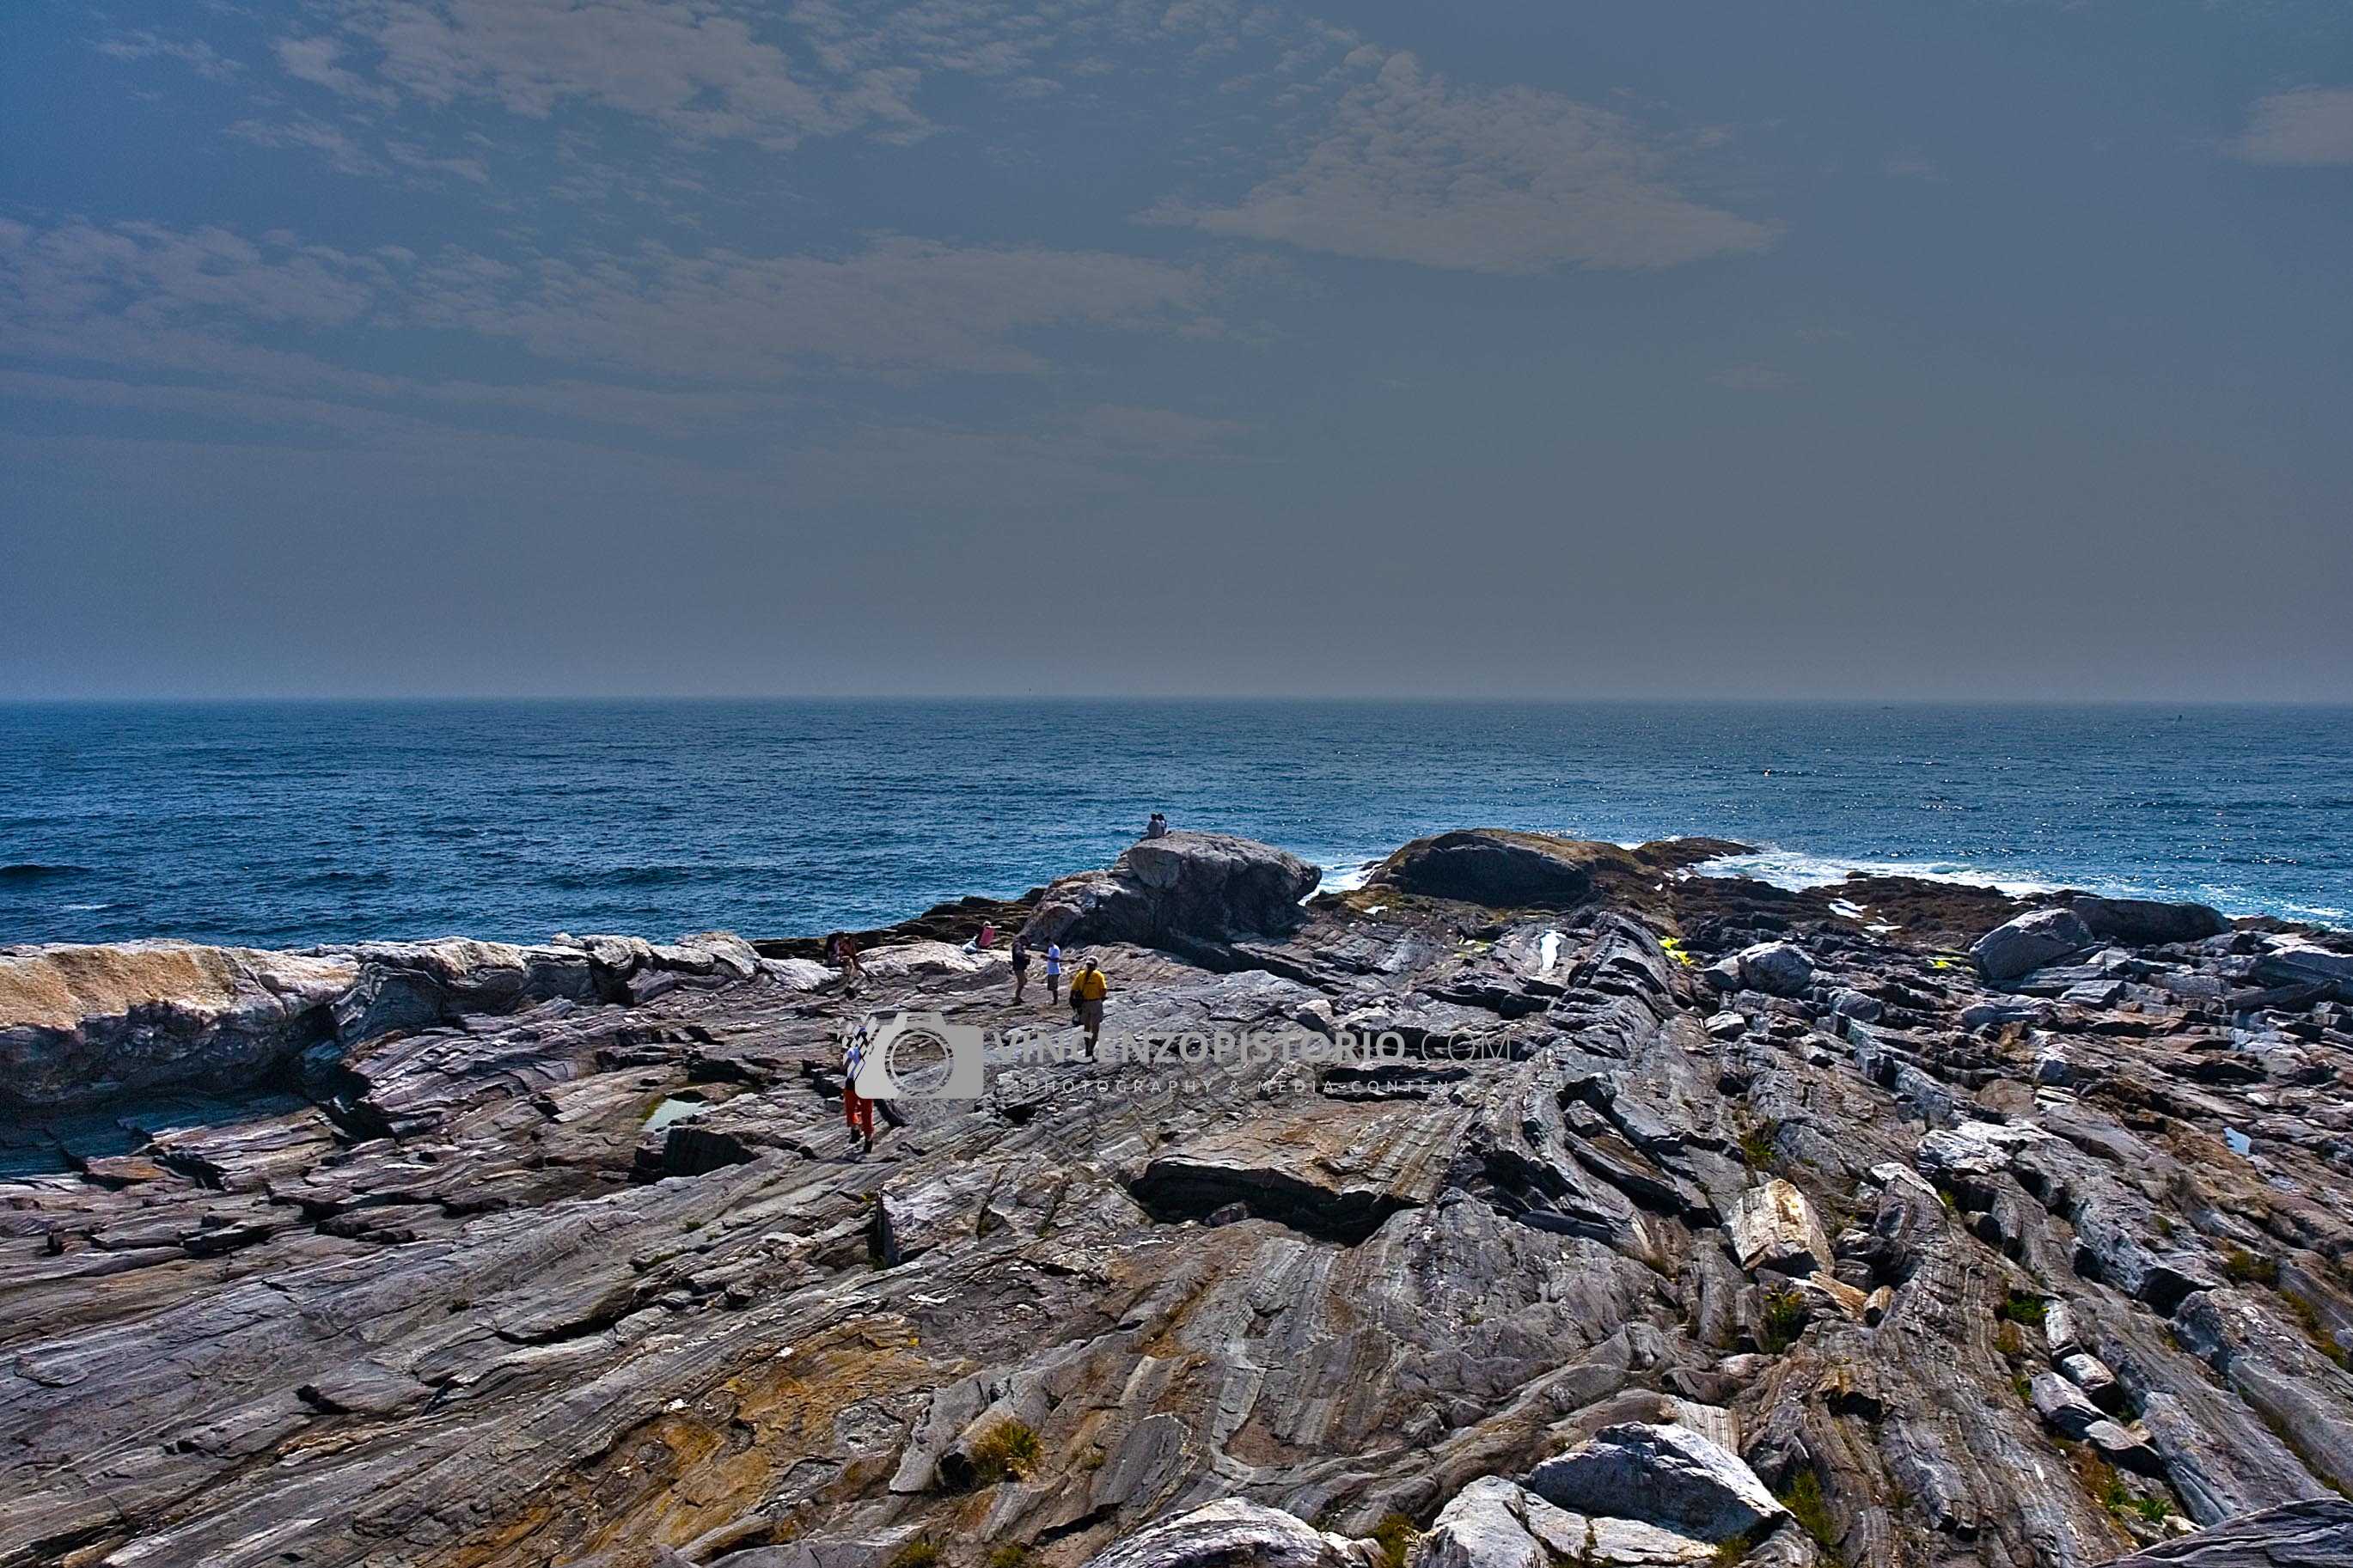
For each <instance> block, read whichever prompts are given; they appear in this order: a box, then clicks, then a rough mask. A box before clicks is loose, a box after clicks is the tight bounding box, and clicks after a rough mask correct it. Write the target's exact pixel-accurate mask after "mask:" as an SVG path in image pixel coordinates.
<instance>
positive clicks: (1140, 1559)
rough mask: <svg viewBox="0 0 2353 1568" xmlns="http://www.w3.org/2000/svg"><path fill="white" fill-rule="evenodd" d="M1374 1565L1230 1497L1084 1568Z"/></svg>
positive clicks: (1279, 1515) (1332, 1538)
mask: <svg viewBox="0 0 2353 1568" xmlns="http://www.w3.org/2000/svg"><path fill="white" fill-rule="evenodd" d="M1172 837H1173V835H1172ZM1376 1561H1377V1552H1375V1550H1374V1549H1373V1548H1372V1547H1371V1546H1370V1545H1369V1544H1368V1543H1366V1542H1356V1541H1350V1540H1349V1539H1347V1538H1346V1537H1345V1536H1340V1535H1333V1534H1331V1533H1329V1532H1327V1531H1321V1530H1318V1529H1316V1528H1315V1527H1314V1525H1312V1524H1309V1523H1308V1522H1307V1521H1304V1520H1303V1519H1301V1518H1299V1517H1298V1516H1297V1515H1296V1514H1289V1513H1285V1512H1283V1511H1282V1510H1281V1509H1279V1508H1268V1507H1267V1506H1266V1505H1264V1504H1263V1503H1255V1502H1248V1501H1245V1500H1242V1499H1240V1498H1228V1499H1226V1500H1223V1501H1221V1502H1211V1503H1203V1504H1202V1505H1201V1506H1200V1507H1199V1508H1197V1509H1194V1510H1192V1511H1191V1512H1189V1513H1180V1514H1178V1515H1177V1516H1176V1518H1174V1519H1164V1520H1162V1521H1160V1522H1159V1523H1157V1524H1154V1525H1149V1526H1146V1527H1145V1529H1143V1530H1140V1531H1136V1532H1135V1533H1134V1534H1133V1535H1131V1536H1128V1537H1127V1538H1126V1539H1125V1540H1124V1541H1120V1542H1116V1543H1114V1544H1113V1545H1112V1546H1110V1547H1108V1548H1106V1549H1105V1550H1103V1551H1102V1552H1097V1553H1095V1555H1094V1556H1093V1557H1092V1559H1090V1560H1089V1561H1088V1563H1087V1564H1086V1568H1373V1564H1374V1563H1376Z"/></svg>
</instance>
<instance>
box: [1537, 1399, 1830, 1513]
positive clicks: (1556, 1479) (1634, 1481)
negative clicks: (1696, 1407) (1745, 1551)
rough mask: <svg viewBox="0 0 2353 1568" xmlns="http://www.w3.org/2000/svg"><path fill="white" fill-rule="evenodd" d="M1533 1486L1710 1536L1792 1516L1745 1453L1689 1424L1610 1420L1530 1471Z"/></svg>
mask: <svg viewBox="0 0 2353 1568" xmlns="http://www.w3.org/2000/svg"><path fill="white" fill-rule="evenodd" d="M1527 1489H1528V1490H1530V1491H1532V1492H1534V1493H1535V1494H1536V1495H1537V1496H1538V1497H1540V1498H1543V1499H1544V1500H1546V1502H1549V1503H1553V1504H1555V1505H1556V1506H1558V1507H1560V1508H1565V1509H1567V1510H1569V1511H1570V1512H1572V1513H1585V1514H1614V1515H1617V1516H1619V1517H1620V1518H1629V1519H1640V1520H1641V1521H1644V1522H1646V1523H1650V1524H1656V1525H1660V1526H1662V1527H1663V1528H1665V1529H1668V1530H1672V1531H1677V1532H1679V1533H1682V1534H1685V1535H1696V1536H1698V1537H1699V1538H1700V1539H1701V1540H1703V1541H1724V1540H1726V1539H1728V1538H1730V1537H1732V1536H1736V1535H1746V1534H1747V1533H1748V1532H1750V1531H1754V1530H1757V1529H1758V1528H1759V1527H1760V1526H1763V1525H1766V1524H1769V1523H1772V1522H1774V1521H1778V1520H1780V1519H1784V1518H1787V1517H1788V1511H1789V1510H1788V1509H1786V1508H1783V1507H1782V1506H1781V1505H1780V1503H1779V1502H1778V1501H1776V1500H1774V1497H1773V1494H1772V1493H1771V1492H1769V1491H1767V1490H1766V1489H1765V1483H1764V1482H1763V1481H1761V1480H1759V1479H1757V1472H1756V1471H1754V1470H1752V1469H1750V1468H1748V1467H1747V1465H1746V1464H1745V1463H1743V1462H1742V1460H1741V1458H1740V1456H1739V1455H1737V1454H1735V1453H1733V1452H1732V1451H1731V1450H1730V1449H1728V1448H1726V1447H1724V1446H1723V1445H1722V1444H1720V1443H1716V1442H1715V1441H1713V1440H1711V1439H1709V1438H1706V1437H1703V1436H1700V1435H1699V1434H1698V1433H1696V1432H1694V1431H1693V1430H1692V1429H1691V1428H1690V1427H1688V1426H1651V1425H1649V1424H1647V1423H1644V1422H1640V1421H1628V1422H1623V1423H1621V1424H1620V1425H1618V1426H1604V1427H1603V1428H1602V1429H1601V1430H1600V1431H1599V1432H1596V1433H1595V1434H1594V1435H1593V1436H1591V1437H1590V1438H1588V1440H1587V1441H1585V1442H1583V1443H1580V1444H1578V1445H1577V1447H1574V1448H1571V1449H1570V1450H1569V1451H1568V1452H1567V1453H1566V1454H1558V1455H1556V1456H1554V1457H1553V1458H1549V1459H1546V1460H1545V1461H1544V1463H1542V1464H1540V1465H1538V1466H1537V1467H1536V1468H1535V1469H1533V1470H1531V1471H1529V1472H1528V1479H1527Z"/></svg>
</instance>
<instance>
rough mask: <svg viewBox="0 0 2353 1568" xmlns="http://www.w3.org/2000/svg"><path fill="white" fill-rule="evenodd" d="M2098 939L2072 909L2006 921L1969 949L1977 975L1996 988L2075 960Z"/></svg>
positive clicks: (2036, 913) (2033, 914)
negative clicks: (2077, 954) (2062, 960)
mask: <svg viewBox="0 0 2353 1568" xmlns="http://www.w3.org/2000/svg"><path fill="white" fill-rule="evenodd" d="M2095 940H2096V939H2095V938H2094V936H2093V935H2092V930H2091V928H2090V927H2089V926H2087V925H2085V924H2084V922H2083V921H2081V920H2079V919H2077V918H2076V916H2075V914H2074V913H2073V910H2063V909H2060V910H2031V911H2030V912H2028V913H2026V914H2022V915H2020V916H2019V917H2018V918H2017V919H2015V920H2011V921H2004V922H2003V923H2002V924H2000V925H1999V926H1996V927H1995V928H1994V929H1993V930H1991V931H1988V932H1986V934H1985V935H1984V936H1982V937H1979V938H1978V942H1977V945H1976V946H1974V947H1972V948H1970V949H1969V956H1970V957H1971V958H1974V959H1976V960H1977V963H1978V973H1979V974H1982V975H1984V976H1985V978H1986V981H1987V983H1988V984H1993V985H2006V984H2010V982H2011V981H2013V980H2016V979H2019V978H2020V977H2021V976H2022V975H2025V974H2028V973H2032V972H2033V971H2035V970H2037V969H2040V968H2042V966H2043V965H2045V964H2047V963H2058V962H2059V961H2060V960H2061V959H2063V958H2072V957H2073V956H2074V955H2075V954H2076V953H2079V952H2083V951H2084V949H2085V948H2087V947H2090V946H2091V945H2092V944H2093V942H2094V941H2095Z"/></svg>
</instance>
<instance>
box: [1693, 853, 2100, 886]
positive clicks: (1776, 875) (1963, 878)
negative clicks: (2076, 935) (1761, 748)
mask: <svg viewBox="0 0 2353 1568" xmlns="http://www.w3.org/2000/svg"><path fill="white" fill-rule="evenodd" d="M1696 869H1697V870H1698V872H1699V874H1700V875H1701V876H1703V877H1748V878H1753V879H1756V880H1757V881H1759V882H1768V883H1770V884H1772V885H1773V886H1774V887H1777V888H1788V889H1790V890H1792V891H1793V892H1802V891H1803V890H1805V889H1808V888H1823V887H1828V886H1829V885H1830V884H1831V883H1833V882H1843V881H1845V880H1846V879H1847V878H1849V877H1850V876H1862V877H1913V878H1916V879H1919V880H1921V881H1923V882H1953V883H1957V884H1959V885H1961V886H1963V887H1972V888H1992V889H1996V890H1997V891H2000V892H2004V893H2009V894H2010V895H2011V896H2013V897H2017V898H2023V897H2026V896H2027V895H2029V894H2032V893H2052V892H2056V891H2058V890H2059V888H2060V887H2061V885H2062V884H2060V883H2057V882H2046V881H2043V880H2041V879H2037V878H2031V877H2021V876H2019V875H2017V874H2016V873H2014V872H2004V871H1989V870H1986V869H1984V868H1981V867H1977V866H1968V865H1964V864H1962V863H1960V862H1959V861H1957V860H1848V859H1842V858H1839V857H1837V856H1831V855H1808V854H1805V853H1803V852H1802V851H1799V850H1795V849H1760V850H1757V852H1756V853H1754V854H1750V855H1726V856H1724V857H1723V858H1720V859H1715V860H1707V861H1703V862H1702V863H1701V864H1700V865H1699V866H1698V867H1697V868H1696Z"/></svg>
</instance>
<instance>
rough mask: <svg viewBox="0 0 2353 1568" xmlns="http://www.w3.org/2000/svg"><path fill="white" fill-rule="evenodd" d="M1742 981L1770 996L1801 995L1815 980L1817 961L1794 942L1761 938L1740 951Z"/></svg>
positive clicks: (1752, 988) (1750, 987) (1754, 989)
mask: <svg viewBox="0 0 2353 1568" xmlns="http://www.w3.org/2000/svg"><path fill="white" fill-rule="evenodd" d="M1739 961H1740V983H1741V984H1743V985H1746V986H1747V987H1748V988H1749V989H1750V990H1751V991H1762V992H1764V993H1765V994H1767V996H1802V995H1804V994H1806V987H1807V986H1809V985H1811V984H1813V983H1814V961H1813V960H1812V959H1810V958H1808V957H1807V956H1806V950H1805V949H1804V948H1802V947H1799V945H1798V944H1797V943H1795V942H1758V943H1757V945H1756V946H1755V947H1750V948H1744V949H1742V950H1741V952H1740V954H1739Z"/></svg>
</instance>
